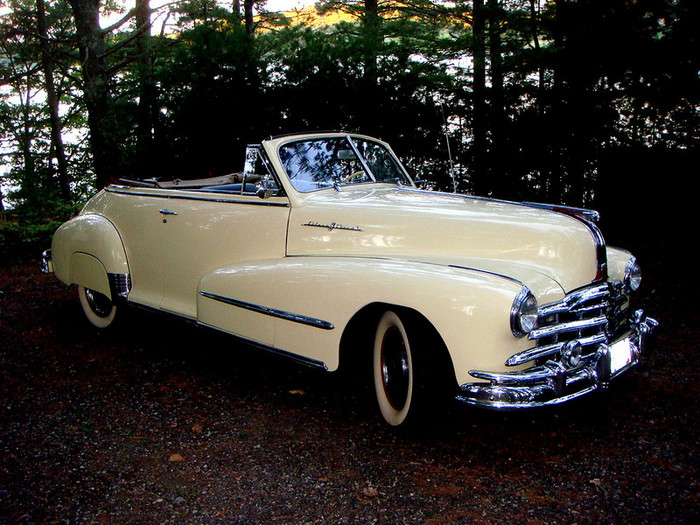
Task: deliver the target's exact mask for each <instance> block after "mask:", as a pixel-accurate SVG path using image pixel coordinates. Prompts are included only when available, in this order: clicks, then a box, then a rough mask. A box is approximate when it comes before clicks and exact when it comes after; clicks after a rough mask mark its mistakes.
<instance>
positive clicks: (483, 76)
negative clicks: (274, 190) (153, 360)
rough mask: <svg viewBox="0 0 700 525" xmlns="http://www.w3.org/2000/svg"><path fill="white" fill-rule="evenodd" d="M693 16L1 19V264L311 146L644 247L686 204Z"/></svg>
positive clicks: (696, 89) (656, 12)
mask: <svg viewBox="0 0 700 525" xmlns="http://www.w3.org/2000/svg"><path fill="white" fill-rule="evenodd" d="M156 4H157V5H156ZM698 4H699V3H698V2H697V0H472V1H442V0H439V1H437V0H391V1H383V0H321V1H319V2H318V3H317V4H316V5H315V10H316V13H317V14H316V15H315V16H313V17H301V16H293V15H287V16H284V15H283V14H281V13H275V12H269V11H268V10H267V9H266V2H265V1H264V0H263V1H253V0H230V1H226V2H224V1H215V0H179V1H178V0H172V1H170V2H163V1H158V2H156V1H155V0H154V1H149V0H135V1H125V2H119V1H115V0H103V1H100V0H53V1H44V0H0V13H2V14H1V16H0V155H1V161H0V162H1V165H0V177H2V178H1V179H0V183H1V185H0V188H1V191H2V193H0V215H1V217H0V258H2V257H5V256H7V255H8V254H9V253H19V252H22V251H27V252H32V253H33V251H36V250H38V249H39V248H40V247H46V246H47V243H48V239H49V238H50V235H51V233H53V231H54V229H55V228H56V226H57V225H58V224H59V223H60V222H61V221H63V220H65V219H66V218H67V217H68V216H70V215H71V214H73V213H75V211H76V210H77V209H79V206H80V205H81V203H82V202H84V200H85V199H86V198H87V197H89V196H90V195H91V194H93V193H94V192H95V191H96V190H97V189H99V188H101V187H103V186H104V185H105V184H108V183H109V182H110V181H112V180H116V179H117V178H119V177H121V176H128V177H140V178H150V177H162V178H166V179H172V178H183V179H184V178H194V177H200V176H206V175H209V174H212V175H217V174H223V173H230V172H232V171H237V170H240V169H241V166H242V164H243V153H244V146H245V144H246V143H250V142H258V141H259V140H260V139H262V138H265V137H267V136H270V135H275V134H279V133H285V132H295V131H310V130H328V129H343V130H349V131H359V132H363V133H366V134H369V135H374V136H377V137H380V138H382V139H384V140H387V141H388V142H390V143H391V144H392V146H393V147H394V149H395V150H396V151H397V153H398V154H399V156H400V157H401V158H402V159H403V160H404V162H405V163H406V165H407V167H408V168H409V171H410V172H411V174H412V175H414V176H415V175H419V176H420V178H421V179H422V180H423V181H425V184H427V185H428V186H430V187H433V188H436V189H442V190H446V191H453V190H456V191H459V192H463V193H474V194H478V195H484V196H492V197H496V198H504V199H513V200H529V201H546V202H554V203H565V204H569V205H574V206H586V207H596V208H598V209H600V210H601V211H602V213H603V217H604V219H603V221H604V226H607V230H605V229H604V231H606V233H607V235H609V236H611V238H612V240H613V242H614V241H615V240H617V237H620V238H621V242H625V244H626V245H628V246H629V244H630V242H631V243H632V244H633V246H632V247H636V246H635V245H641V246H643V247H644V248H645V249H647V250H650V251H651V250H658V249H659V248H660V247H661V248H663V247H665V246H664V245H663V243H669V242H670V241H672V240H675V237H674V235H680V233H678V232H679V231H680V230H679V225H678V221H680V220H684V218H680V217H678V215H677V214H678V213H679V210H690V209H692V202H691V200H690V199H691V198H693V201H694V194H695V193H694V186H693V184H694V182H695V178H696V176H697V166H698V165H699V164H698V160H699V159H698V157H699V155H698V151H699V149H700V148H699V146H700V45H699V42H698V36H699V35H700V31H699V30H698V28H700V6H699V5H698ZM334 13H335V14H336V15H337V14H338V13H341V14H342V16H335V17H331V15H333V14H334ZM322 17H326V18H322ZM322 20H335V21H336V23H333V24H330V23H328V22H325V23H321V21H322ZM448 150H449V153H450V154H451V155H448ZM688 215H690V214H688ZM606 217H607V218H606ZM606 220H607V224H605V221H606ZM691 224H697V219H694V220H693V222H692V223H691ZM669 228H674V230H673V234H669V231H670V230H669ZM662 229H664V230H665V233H664V235H663V237H661V238H660V239H658V238H656V237H655V235H656V234H657V233H658V232H659V231H660V230H662ZM685 231H687V227H683V229H682V232H683V234H684V235H685ZM630 238H631V240H630ZM659 243H661V244H659Z"/></svg>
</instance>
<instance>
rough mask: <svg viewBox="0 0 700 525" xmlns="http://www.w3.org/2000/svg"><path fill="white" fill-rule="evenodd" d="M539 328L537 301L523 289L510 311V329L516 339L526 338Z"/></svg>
mask: <svg viewBox="0 0 700 525" xmlns="http://www.w3.org/2000/svg"><path fill="white" fill-rule="evenodd" d="M536 326H537V299H535V296H534V295H532V293H531V292H530V290H528V289H527V288H523V289H522V290H521V291H520V293H519V294H518V295H517V296H516V298H515V300H514V301H513V306H512V308H511V309H510V328H511V330H512V331H513V335H514V336H515V337H524V336H526V335H527V334H529V333H530V332H532V330H534V328H535V327H536Z"/></svg>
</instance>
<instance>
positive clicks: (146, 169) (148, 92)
mask: <svg viewBox="0 0 700 525" xmlns="http://www.w3.org/2000/svg"><path fill="white" fill-rule="evenodd" d="M149 4H150V0H136V6H135V10H136V14H135V18H136V29H135V30H136V53H137V57H136V63H137V71H138V81H139V86H138V89H139V106H138V116H137V119H138V122H137V129H136V151H137V157H138V159H139V161H138V163H137V165H138V170H139V172H137V173H135V175H136V176H137V177H142V178H146V177H149V176H151V177H152V176H154V175H153V174H152V172H153V169H154V166H153V161H152V160H151V159H153V158H154V155H153V151H152V150H153V133H154V129H155V125H156V111H155V108H156V84H155V81H154V79H153V54H152V50H151V7H150V5H149Z"/></svg>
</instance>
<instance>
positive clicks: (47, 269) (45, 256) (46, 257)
mask: <svg viewBox="0 0 700 525" xmlns="http://www.w3.org/2000/svg"><path fill="white" fill-rule="evenodd" d="M51 272H53V262H52V261H51V250H46V251H45V252H44V253H42V254H41V273H51Z"/></svg>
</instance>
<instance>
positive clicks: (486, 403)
mask: <svg viewBox="0 0 700 525" xmlns="http://www.w3.org/2000/svg"><path fill="white" fill-rule="evenodd" d="M657 326H658V322H657V321H656V320H654V319H652V318H651V317H646V316H645V315H644V312H643V311H642V310H637V311H636V312H635V313H634V314H633V316H632V318H631V319H630V328H631V330H630V331H629V332H628V333H627V334H626V335H624V336H623V337H621V338H619V339H617V340H616V341H613V342H610V343H603V344H601V345H600V346H599V348H598V350H597V351H596V352H595V353H592V354H590V355H588V356H585V357H583V358H582V359H581V362H580V363H578V364H577V366H575V367H572V368H567V367H566V366H565V365H564V364H563V363H562V362H559V361H554V360H549V361H547V362H546V363H545V364H544V365H540V366H534V367H531V368H528V369H526V370H522V371H519V372H484V371H478V370H471V371H470V372H469V374H470V375H471V376H472V377H474V378H476V379H481V380H485V381H488V383H485V382H479V383H468V384H465V385H462V386H461V387H460V392H459V394H458V395H457V400H459V401H461V402H464V403H467V404H469V405H475V406H480V407H485V408H494V409H519V408H535V407H542V406H548V405H557V404H560V403H564V402H566V401H570V400H572V399H575V398H577V397H580V396H583V395H585V394H588V393H590V392H593V391H595V390H605V389H606V388H607V387H608V385H609V383H610V381H611V380H612V379H614V378H616V377H617V376H619V375H620V374H622V373H624V372H626V371H627V370H629V369H630V368H632V367H634V366H635V365H637V364H638V363H639V362H640V361H641V360H643V359H645V358H647V357H648V355H649V354H650V351H651V347H652V346H653V341H652V340H653V336H654V334H655V332H656V328H657Z"/></svg>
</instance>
